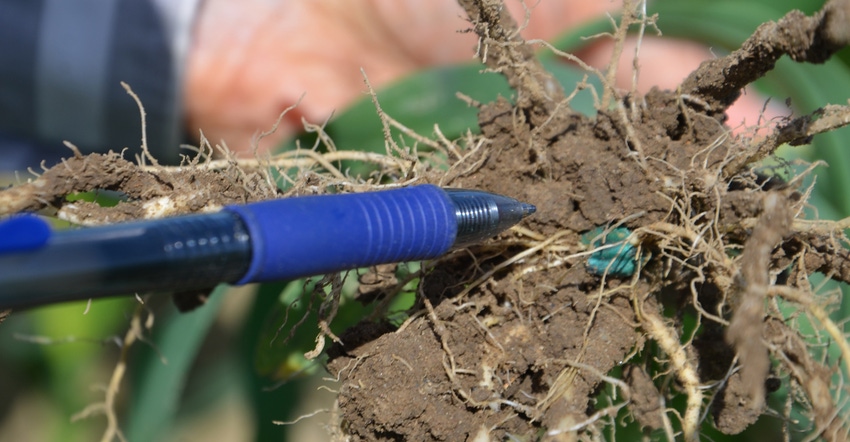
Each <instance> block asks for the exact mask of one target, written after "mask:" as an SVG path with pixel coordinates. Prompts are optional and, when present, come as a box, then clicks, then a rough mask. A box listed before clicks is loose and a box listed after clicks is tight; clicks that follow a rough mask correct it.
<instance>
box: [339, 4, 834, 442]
mask: <svg viewBox="0 0 850 442" xmlns="http://www.w3.org/2000/svg"><path fill="white" fill-rule="evenodd" d="M840 3H841V2H832V3H830V4H829V5H828V6H827V7H825V9H824V10H823V11H821V12H819V13H818V14H816V16H815V17H813V18H812V17H805V16H803V15H802V14H799V13H796V12H795V13H791V14H789V15H788V16H786V17H785V18H783V19H782V20H780V21H779V22H777V23H769V24H766V25H764V26H762V27H761V28H759V30H758V31H757V32H756V33H755V34H754V35H753V36H752V37H751V38H750V39H749V40H748V41H747V42H746V43H745V44H744V45H743V46H742V49H740V50H739V51H736V52H734V53H733V54H730V56H728V57H725V58H720V59H717V60H714V61H711V62H708V63H705V64H704V65H703V66H701V67H700V69H699V70H698V71H696V72H695V73H694V74H692V75H691V77H689V78H688V79H687V80H686V81H685V82H684V83H683V85H682V88H681V89H680V91H679V92H672V91H661V90H657V89H656V90H653V91H651V92H650V93H649V94H647V95H646V96H644V97H635V96H627V97H623V96H620V95H619V94H618V93H617V92H616V91H614V90H610V91H608V90H606V92H605V95H608V94H609V92H610V96H611V97H612V102H611V103H605V102H603V104H602V106H601V107H600V108H599V111H598V114H597V115H596V116H595V117H587V116H583V115H579V114H577V113H575V112H573V111H572V110H571V109H570V108H569V106H568V105H564V103H565V102H566V101H565V96H564V93H563V91H562V90H561V89H560V88H559V87H553V86H552V82H553V81H554V80H553V79H552V78H551V76H549V75H548V73H547V72H545V70H543V68H542V67H541V66H540V65H539V63H537V62H536V60H535V59H534V57H533V55H532V52H531V51H530V50H528V46H527V45H525V44H524V42H522V41H521V40H520V39H519V37H518V33H516V32H513V31H515V29H516V25H515V24H514V23H513V22H512V20H511V19H510V18H509V17H508V16H507V15H506V14H504V13H503V12H502V11H503V10H502V9H500V5H499V2H496V1H489V0H476V1H471V0H470V1H461V4H462V5H463V6H464V7H465V9H466V11H467V13H468V14H469V17H470V21H471V23H472V25H473V28H474V31H475V32H476V33H478V35H479V36H480V38H481V45H482V47H486V51H487V54H488V55H487V60H486V63H487V64H488V66H489V67H491V68H492V69H496V70H499V71H500V72H502V73H504V75H505V76H506V77H507V78H508V81H509V83H510V84H511V85H512V86H513V87H514V88H515V90H516V99H515V103H510V102H508V101H507V100H504V99H500V100H498V101H496V102H493V103H489V104H484V105H481V106H480V108H479V125H480V127H481V137H482V139H484V140H486V146H487V149H486V151H482V152H481V153H480V154H479V156H478V158H475V159H472V160H470V161H479V164H480V166H479V167H477V168H476V169H475V170H474V172H473V173H469V174H467V175H464V176H461V177H458V178H457V179H456V180H454V181H453V182H452V183H451V184H452V185H456V186H459V187H470V188H479V189H484V190H488V191H492V192H497V193H503V194H507V195H511V196H513V197H516V198H518V199H520V200H524V201H529V202H531V203H533V204H535V205H536V206H537V208H538V212H537V214H536V215H535V216H534V217H532V218H530V219H528V220H527V221H526V222H525V223H524V225H523V227H524V230H522V231H521V232H520V233H513V234H508V235H505V237H504V238H502V239H501V240H500V241H496V242H494V243H491V244H485V245H482V246H480V247H477V248H471V249H470V250H469V251H467V252H465V253H454V254H451V255H449V256H447V257H446V258H444V259H441V260H439V261H437V262H436V263H435V264H434V266H433V267H432V269H431V270H430V271H429V272H427V273H425V274H424V275H423V282H422V284H421V287H420V295H421V299H420V304H419V306H420V307H421V308H422V309H424V310H420V311H419V313H418V314H415V315H414V316H412V317H411V319H409V320H408V321H407V322H406V323H405V324H404V325H403V326H402V327H400V328H399V329H397V330H395V331H394V332H392V333H387V334H383V335H380V336H376V337H375V338H374V339H373V340H369V341H365V342H364V341H363V340H362V339H358V340H357V344H356V345H352V344H350V341H349V338H350V337H354V336H357V335H358V334H359V331H358V330H359V327H354V328H352V329H350V330H349V331H348V332H346V334H345V335H344V336H342V337H341V342H342V344H337V345H335V346H334V347H333V348H332V349H331V350H330V352H329V356H330V361H329V364H328V367H329V369H330V371H331V372H332V373H333V374H334V375H335V376H339V378H340V380H341V387H340V390H339V411H340V423H341V427H342V429H343V432H344V433H345V434H346V435H347V437H349V438H350V440H452V441H454V440H476V441H478V440H507V439H511V440H540V439H543V440H573V439H569V438H567V436H568V435H571V434H572V435H575V434H577V433H578V434H581V433H584V432H588V433H589V434H598V431H599V427H597V424H598V423H599V422H600V421H601V420H602V419H603V418H605V417H606V416H615V415H617V413H618V412H619V410H620V409H621V408H622V407H623V406H625V405H626V404H628V406H629V409H630V410H631V414H632V416H633V417H634V418H635V419H636V420H637V421H638V422H639V423H640V425H641V426H643V427H644V428H645V431H649V432H652V431H659V432H660V431H663V432H665V433H666V434H667V436H668V437H670V438H672V437H673V432H679V431H681V432H682V434H683V435H684V438H685V439H687V440H696V439H697V438H698V437H699V433H700V426H701V425H702V418H703V416H704V413H703V411H704V410H705V408H706V407H709V406H710V407H712V411H713V416H714V417H715V419H714V425H715V427H716V428H718V429H720V430H721V431H723V432H725V433H729V434H734V433H738V432H740V431H742V430H743V429H745V428H746V427H747V426H749V425H751V424H752V423H753V422H754V421H755V419H756V418H757V417H758V416H759V415H761V413H762V412H763V409H764V398H765V395H767V394H768V393H769V392H770V391H772V390H774V389H775V388H770V389H766V388H765V384H766V382H767V383H768V385H770V384H771V382H773V381H775V380H776V378H775V377H773V375H770V370H775V369H777V368H776V367H774V368H771V366H772V364H771V362H770V360H769V359H768V354H769V353H770V354H771V355H773V356H774V357H778V358H779V359H782V356H781V355H782V354H783V353H787V352H788V351H789V350H788V349H786V348H784V346H783V345H781V344H776V345H774V346H772V347H769V346H767V345H765V341H770V340H771V339H773V338H772V337H771V336H772V335H775V333H776V332H775V330H774V329H773V328H770V327H767V328H765V327H764V318H765V316H767V317H772V316H776V315H777V314H778V313H777V312H775V311H766V310H765V307H764V303H765V299H766V298H767V297H769V296H775V295H772V293H773V294H775V293H776V291H777V289H775V287H776V285H782V287H783V288H781V289H779V290H782V291H789V292H790V291H794V292H795V293H807V294H809V295H806V296H810V294H811V289H810V287H809V286H808V282H807V279H805V278H804V277H800V278H798V279H797V280H796V281H788V280H786V281H785V282H783V283H780V282H777V281H776V280H775V278H773V277H772V276H771V275H775V274H776V272H777V270H776V269H780V268H783V267H781V266H787V265H788V264H790V263H793V262H799V259H800V257H802V256H805V255H806V254H805V253H803V252H802V251H803V250H805V251H806V252H809V251H810V248H809V247H808V246H806V245H803V244H801V243H800V242H799V241H800V238H802V237H804V236H809V237H810V236H811V235H812V234H813V232H812V231H811V230H807V231H805V232H804V231H801V230H806V229H800V225H799V223H797V224H795V222H796V221H795V217H796V216H797V215H798V214H799V212H800V210H799V209H800V207H801V205H802V204H803V203H804V201H803V199H802V198H801V193H800V192H798V191H797V189H795V188H793V186H791V185H790V184H788V183H784V182H780V181H779V180H776V179H774V180H773V181H772V184H771V185H766V181H765V180H764V179H763V177H761V176H758V174H755V173H754V172H753V171H751V170H750V169H749V167H750V165H751V164H752V163H753V162H755V161H757V160H760V159H762V158H764V157H765V156H767V155H769V154H771V153H772V152H773V150H775V148H776V147H777V146H778V145H779V144H782V143H791V144H794V143H800V142H805V140H807V139H809V138H810V137H811V135H813V134H814V133H816V132H817V131H818V130H820V129H813V128H812V125H811V124H808V123H811V122H812V121H815V120H819V121H823V115H824V114H821V115H812V116H805V117H801V118H800V119H797V120H787V121H783V122H780V123H779V125H778V127H776V128H775V129H774V132H773V134H772V135H770V136H768V137H767V138H766V139H765V140H764V141H761V142H759V143H754V142H751V140H746V139H743V138H737V137H735V136H733V135H731V133H730V130H729V128H728V127H727V126H725V125H724V120H725V114H724V111H725V109H726V107H727V106H729V105H730V104H731V103H732V102H733V101H734V99H735V98H736V97H737V96H738V95H739V94H740V91H741V89H742V88H743V87H744V86H746V85H747V84H749V83H751V82H752V81H753V80H755V79H757V78H759V77H760V76H762V75H764V74H765V73H767V72H768V71H769V70H770V69H771V68H772V67H773V63H774V62H775V61H776V59H778V58H779V57H780V56H782V55H785V54H790V55H791V56H792V58H794V59H795V60H797V61H812V62H821V61H823V60H824V59H825V57H828V56H829V54H831V53H832V52H834V51H835V50H837V48H839V47H842V46H843V45H846V43H847V42H846V41H844V40H841V39H842V38H843V37H841V36H840V35H836V34H835V33H831V32H832V31H829V29H832V28H834V26H833V25H832V24H830V23H832V22H833V21H834V18H833V17H834V16H836V14H837V12H836V10H837V9H840V8H842V7H844V6H846V5H841V4H840ZM638 18H639V17H638V16H636V15H631V16H630V15H628V14H627V15H626V17H625V18H623V20H624V22H628V21H629V20H632V21H635V20H638ZM621 26H626V27H627V26H628V23H623V24H621ZM800 35H808V36H811V35H817V36H818V37H817V38H796V37H795V36H800ZM833 110H834V112H835V114H836V115H838V114H843V115H847V114H848V109H847V108H846V107H843V108H841V109H833ZM804 120H805V122H806V124H803V121H804ZM835 121H838V120H837V119H836V120H833V123H831V125H827V126H829V127H831V128H834V127H838V126H840V125H841V123H836V122H835ZM825 130H829V129H825ZM813 131H815V132H813ZM768 181H770V179H768ZM600 226H601V227H603V228H604V227H609V228H613V227H614V226H617V227H626V228H628V229H630V231H631V232H633V233H632V236H630V239H629V241H630V244H633V245H635V246H637V247H640V250H641V258H639V259H638V261H639V265H640V266H641V268H640V271H639V272H638V273H637V274H636V276H623V277H615V276H614V275H611V274H606V273H605V272H604V271H602V272H600V271H599V270H598V269H593V268H590V267H587V266H586V265H585V260H584V258H582V257H586V255H587V254H588V253H591V252H587V249H588V245H587V244H582V243H581V240H580V235H581V234H582V233H583V232H587V231H589V230H591V229H594V228H597V227H600ZM827 230H829V228H828V227H826V230H822V231H821V233H822V234H826V235H827V236H829V235H830V234H831V233H827ZM833 233H834V231H833ZM814 235H815V236H817V237H818V238H821V240H818V241H822V240H826V239H825V237H824V236H822V235H820V234H814ZM811 240H812V238H809V240H808V242H806V244H811V243H812V241H811ZM816 242H817V241H815V243H816ZM499 244H501V246H499ZM790 244H796V245H797V246H800V248H798V249H796V251H792V250H790V249H789V250H788V251H787V252H788V254H787V255H782V256H781V257H780V256H777V255H776V252H775V250H782V248H783V245H784V246H786V247H790ZM529 249H533V250H532V252H536V254H535V255H532V254H523V253H525V252H523V251H524V250H525V251H528V250H529ZM741 251H743V254H742V255H740V252H741ZM811 251H812V252H813V253H814V254H815V255H818V253H817V251H816V250H811ZM582 252H586V253H582ZM838 253H839V255H841V256H844V255H846V252H838ZM519 255H522V258H523V259H516V257H517V256H519ZM740 256H743V257H744V258H746V259H741V258H740ZM818 256H819V255H818ZM830 256H833V258H828V259H833V260H834V261H831V263H830V264H829V265H826V264H825V262H824V261H823V260H821V261H818V264H821V265H819V267H820V268H821V271H823V266H824V265H826V266H827V267H830V269H831V270H834V269H840V268H843V267H846V264H844V262H845V261H844V258H843V257H842V258H838V257H835V256H834V255H830ZM783 259H784V260H783ZM808 259H813V258H808ZM506 261H510V262H509V263H508V264H510V265H506V264H505V262H506ZM839 262H840V263H842V264H840V265H839V264H838V263H839ZM810 270H811V269H810ZM807 274H808V273H806V275H807ZM472 281H475V282H472ZM798 301H799V299H798ZM665 303H666V304H667V305H669V306H675V308H676V309H679V311H682V312H685V311H687V312H689V314H691V315H695V316H696V317H697V318H698V319H697V321H698V322H704V323H707V324H709V325H707V326H705V327H703V328H702V329H698V330H697V331H695V332H694V331H691V332H689V333H691V337H690V338H687V337H685V336H683V335H682V333H684V331H683V329H682V323H681V322H680V321H681V319H682V318H681V316H679V315H674V316H673V317H667V316H665V315H664V305H665ZM730 324H732V325H733V326H732V328H731V329H730ZM361 326H362V327H371V326H370V325H368V324H363V325H361ZM706 336H713V338H710V337H706ZM724 337H725V338H726V340H725V341H724ZM763 339H764V340H763ZM709 341H710V342H711V345H707V343H708V342H709ZM648 342H652V343H653V344H652V345H651V346H648V345H647V343H648ZM683 343H684V344H683ZM736 354H737V355H738V356H739V358H738V359H737V360H736V359H735V355H736ZM636 355H643V357H642V358H637V357H636ZM648 355H655V356H654V357H657V358H661V361H662V362H661V363H662V365H663V366H664V367H666V368H664V369H662V370H661V371H662V372H664V373H669V376H673V377H674V378H675V379H676V386H675V387H674V388H673V391H672V392H671V391H670V390H669V389H668V390H666V393H663V394H666V395H670V394H681V395H684V396H685V397H686V398H687V400H686V405H685V408H684V410H683V411H682V414H681V422H680V421H678V420H677V421H676V422H675V423H673V424H671V418H670V416H668V412H669V410H665V409H663V408H661V407H660V406H659V403H660V402H659V400H658V399H659V398H660V397H661V395H662V393H661V392H660V391H659V390H658V388H657V387H656V386H655V385H654V380H653V378H652V377H650V376H648V375H647V371H649V370H650V367H649V366H648V365H646V364H644V363H641V362H640V361H641V360H642V359H643V360H645V359H646V357H647V356H648ZM717 356H721V357H717ZM629 360H632V361H635V362H633V364H634V365H630V366H629V368H628V370H627V372H628V373H629V375H628V376H626V378H627V379H628V384H623V383H618V382H617V381H615V380H612V379H611V378H609V377H607V374H608V373H609V372H610V371H611V370H612V369H613V368H614V367H617V366H619V365H621V364H623V363H624V362H625V361H629ZM805 363H806V364H815V365H818V364H817V363H815V362H814V361H813V360H812V359H811V358H807V359H806V362H805ZM736 364H740V365H736ZM734 367H739V369H734ZM818 367H820V368H818V369H812V370H809V371H807V373H810V376H811V379H810V378H808V377H807V376H806V375H803V377H804V378H806V379H797V380H792V381H791V382H794V383H798V384H806V383H808V384H811V383H812V382H815V383H819V382H824V381H826V382H828V379H829V376H828V375H826V374H825V373H824V372H823V369H825V367H823V366H821V365H818ZM783 368H785V369H787V368H788V367H783V365H782V364H781V363H780V365H779V368H778V369H780V370H781V369H783ZM652 372H654V373H658V372H659V371H658V370H657V369H656V370H655V371H652ZM730 373H734V374H733V375H731V376H730V375H729V374H730ZM800 374H801V373H799V372H797V375H800ZM661 376H664V375H661ZM771 379H772V380H773V381H771ZM712 382H714V383H715V384H714V385H715V387H714V390H712V392H711V393H710V394H711V396H707V395H706V393H704V392H703V387H702V386H703V385H707V384H710V383H712ZM604 384H610V385H611V387H612V388H613V389H614V390H619V391H620V392H621V393H620V394H621V395H622V397H626V398H630V402H628V401H627V402H620V403H619V404H616V403H615V404H613V405H610V406H608V407H605V408H601V409H596V408H595V407H594V403H595V401H596V399H594V398H595V397H596V395H597V394H598V393H599V389H600V388H602V387H601V386H602V385H604ZM812 394H816V395H821V394H823V393H816V392H814V391H812ZM615 396H616V394H615ZM710 398H713V399H710ZM669 399H670V398H669V397H668V398H667V400H669ZM821 399H823V398H821ZM828 402H829V403H828V404H827V403H825V402H824V401H821V402H820V403H821V404H822V405H824V407H825V408H824V409H821V410H817V407H815V409H814V410H813V412H814V414H818V415H821V416H827V417H828V416H831V415H830V414H829V413H834V412H835V405H834V404H833V403H832V402H831V401H828ZM832 416H834V414H832ZM815 420H816V421H818V419H817V418H816V419H815ZM821 422H822V425H824V427H819V428H826V431H827V432H831V433H830V434H832V435H833V436H836V437H837V435H838V434H839V433H838V431H839V430H840V428H842V425H845V424H846V422H844V423H840V422H838V421H829V420H828V419H826V420H824V419H821ZM674 427H675V429H674ZM845 431H846V428H845ZM562 438H567V439H562Z"/></svg>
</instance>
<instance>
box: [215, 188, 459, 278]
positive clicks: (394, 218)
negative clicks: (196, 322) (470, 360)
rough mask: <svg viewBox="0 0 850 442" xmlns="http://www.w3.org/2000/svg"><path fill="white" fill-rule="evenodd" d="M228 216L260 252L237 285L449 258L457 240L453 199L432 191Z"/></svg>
mask: <svg viewBox="0 0 850 442" xmlns="http://www.w3.org/2000/svg"><path fill="white" fill-rule="evenodd" d="M225 210H226V211H231V212H233V213H237V214H239V216H241V217H242V220H243V221H244V222H245V224H246V226H248V231H249V235H250V237H251V245H252V249H253V250H254V258H253V262H252V265H251V268H250V269H249V270H248V273H246V274H245V276H244V277H243V278H242V279H241V280H239V282H238V283H239V284H245V283H249V282H263V281H277V280H291V279H295V278H300V277H305V276H313V275H321V274H325V273H331V272H336V271H341V270H347V269H355V268H358V267H368V266H372V265H377V264H384V263H393V262H404V261H417V260H423V259H432V258H436V257H438V256H440V255H442V254H444V253H445V252H446V251H448V250H449V248H451V246H452V244H453V243H454V240H455V236H456V234H457V220H456V215H455V207H454V205H453V204H452V202H451V199H450V198H449V197H448V195H447V194H446V192H444V191H443V190H442V189H440V188H439V187H436V186H432V185H421V186H414V187H408V188H403V189H394V190H387V191H381V192H370V193H360V194H342V195H323V196H308V197H299V198H286V199H281V200H275V201H266V202H260V203H253V204H246V205H240V206H228V207H227V208H225Z"/></svg>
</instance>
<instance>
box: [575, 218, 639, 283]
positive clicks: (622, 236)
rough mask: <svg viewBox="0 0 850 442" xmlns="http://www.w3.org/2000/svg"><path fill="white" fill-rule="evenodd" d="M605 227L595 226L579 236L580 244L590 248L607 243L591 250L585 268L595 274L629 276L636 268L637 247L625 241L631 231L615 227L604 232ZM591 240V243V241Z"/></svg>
mask: <svg viewBox="0 0 850 442" xmlns="http://www.w3.org/2000/svg"><path fill="white" fill-rule="evenodd" d="M605 230H606V228H605V227H597V228H595V229H593V230H591V231H589V232H587V233H585V234H583V235H582V236H581V242H582V244H584V245H586V246H588V248H590V249H596V248H599V247H602V246H605V245H609V246H610V247H607V248H605V249H602V250H599V251H596V252H593V253H592V254H591V255H590V257H589V258H588V259H587V269H588V270H589V271H590V272H591V273H593V274H595V275H604V274H608V275H610V276H631V275H633V274H634V273H635V271H636V270H637V264H638V262H637V249H636V248H635V246H634V244H632V243H630V242H628V241H627V239H628V237H629V235H631V234H632V232H631V231H630V230H629V229H627V228H625V227H617V228H616V229H612V230H610V231H609V232H608V234H607V235H603V233H605ZM591 242H592V243H591Z"/></svg>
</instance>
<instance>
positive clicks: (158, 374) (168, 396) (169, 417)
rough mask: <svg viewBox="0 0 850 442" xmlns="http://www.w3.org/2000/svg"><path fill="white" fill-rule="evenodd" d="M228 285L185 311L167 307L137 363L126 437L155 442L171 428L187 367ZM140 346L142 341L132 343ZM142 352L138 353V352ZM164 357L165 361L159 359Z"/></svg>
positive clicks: (219, 288) (211, 321)
mask: <svg viewBox="0 0 850 442" xmlns="http://www.w3.org/2000/svg"><path fill="white" fill-rule="evenodd" d="M227 289H228V287H227V286H226V285H219V286H218V287H217V288H216V289H215V290H214V291H213V292H212V294H211V295H210V297H209V299H208V301H207V303H206V304H205V305H203V306H201V307H199V308H197V309H196V310H194V311H192V312H189V313H179V312H177V310H176V309H171V312H170V314H169V315H167V316H166V317H165V318H164V319H160V320H159V321H158V323H157V325H156V326H155V327H154V331H155V335H154V337H153V343H154V345H155V346H156V348H157V350H159V353H156V352H155V351H153V350H152V349H150V348H146V351H145V352H144V353H145V354H144V360H143V361H142V363H141V364H139V365H138V366H139V371H140V373H139V376H138V378H137V379H136V381H135V382H134V385H133V388H132V391H133V396H132V403H131V406H130V413H129V416H128V423H127V425H126V433H125V434H126V436H127V440H131V441H134V442H135V441H158V440H162V439H163V436H164V435H165V434H167V431H168V430H169V429H170V428H171V425H172V423H173V420H174V417H175V415H176V414H177V409H178V404H179V403H180V398H181V396H182V392H183V387H184V385H185V383H186V378H187V376H188V375H189V368H190V367H191V366H192V362H193V361H194V360H195V356H196V355H197V354H198V350H199V348H200V346H201V344H202V343H203V341H204V338H205V337H206V335H207V332H208V331H209V329H210V326H211V325H212V323H213V320H214V319H215V317H216V315H217V314H218V310H219V307H220V306H221V301H222V297H223V296H224V295H225V294H226V292H227ZM135 345H137V346H139V347H140V348H142V347H143V346H144V345H145V344H143V343H136V344H135ZM139 353H142V352H139ZM160 355H161V356H162V357H163V358H165V361H166V362H165V363H163V361H162V360H161V359H160Z"/></svg>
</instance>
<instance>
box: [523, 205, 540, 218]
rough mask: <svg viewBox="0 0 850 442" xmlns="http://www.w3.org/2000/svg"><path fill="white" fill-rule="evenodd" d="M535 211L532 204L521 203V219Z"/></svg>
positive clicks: (535, 208)
mask: <svg viewBox="0 0 850 442" xmlns="http://www.w3.org/2000/svg"><path fill="white" fill-rule="evenodd" d="M536 211H537V207H535V206H534V205H533V204H528V203H522V217H523V218H525V217H526V216H528V215H531V214H532V213H534V212H536Z"/></svg>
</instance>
